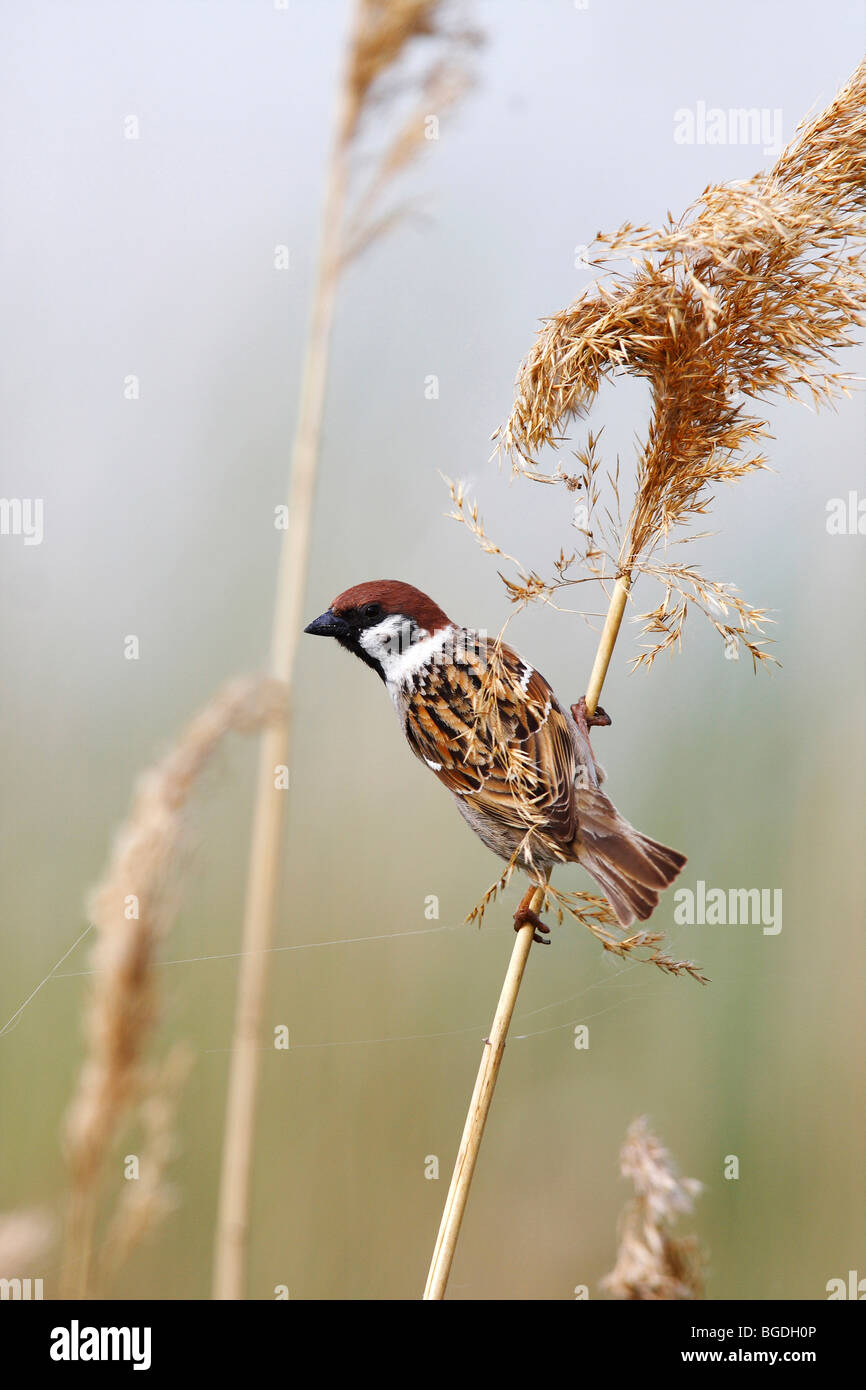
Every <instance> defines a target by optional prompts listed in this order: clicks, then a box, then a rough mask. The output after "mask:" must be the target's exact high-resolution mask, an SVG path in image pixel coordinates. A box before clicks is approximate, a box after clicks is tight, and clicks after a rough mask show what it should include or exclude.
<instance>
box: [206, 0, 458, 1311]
mask: <svg viewBox="0 0 866 1390" xmlns="http://www.w3.org/2000/svg"><path fill="white" fill-rule="evenodd" d="M447 8H448V7H447V6H445V5H444V4H442V3H440V0H354V3H353V6H352V12H351V21H350V29H349V35H348V44H347V49H346V58H345V63H344V72H343V76H342V79H341V82H340V87H339V92H338V98H337V112H336V119H335V129H334V137H333V142H332V147H331V153H330V157H329V161H328V167H327V172H326V177H325V197H324V205H323V210H322V220H321V242H320V250H319V259H318V267H317V271H316V278H315V283H314V287H313V301H312V309H311V318H310V328H309V336H308V339H307V347H306V354H305V361H304V370H303V376H302V380H301V390H300V400H299V411H298V422H297V427H296V433H295V440H294V446H293V449H292V461H291V471H290V479H289V507H288V511H289V524H288V529H287V530H286V531H285V532H284V536H283V544H282V550H281V554H280V564H279V572H278V577H277V589H276V599H275V604H274V614H273V624H272V635H271V655H270V669H271V671H272V673H273V675H274V676H275V677H277V678H278V679H279V680H280V681H283V682H285V683H286V684H287V685H288V687H289V702H288V705H287V709H286V715H285V718H284V719H283V720H282V721H281V722H280V723H279V724H277V725H274V726H273V727H271V728H270V729H268V730H267V732H266V733H265V735H264V737H263V739H262V745H261V751H260V757H259V770H258V783H257V790H256V800H255V812H254V817H253V827H252V835H251V841H250V853H249V867H248V875H247V894H246V907H245V912H244V922H243V929H242V956H241V966H240V976H239V980H238V993H237V1004H236V1012H235V1023H234V1032H233V1037H232V1047H231V1060H230V1067H229V1082H228V1095H227V1102H226V1119H225V1131H224V1139H223V1157H222V1172H221V1178H220V1191H219V1206H218V1214H217V1226H216V1241H215V1255H214V1280H213V1296H214V1298H217V1299H240V1298H243V1296H244V1292H245V1287H246V1258H247V1245H248V1237H249V1208H250V1188H251V1180H252V1163H253V1149H254V1136H255V1114H256V1097H257V1093H258V1085H259V1071H260V1061H261V1050H260V1049H261V1038H262V1017H263V1012H264V1005H265V998H266V990H267V971H268V955H267V952H268V948H269V946H270V944H271V941H272V939H273V934H274V920H275V914H276V904H277V895H278V886H279V877H280V861H281V850H282V832H283V824H284V816H285V809H284V808H285V792H284V791H283V790H278V789H277V786H276V783H275V774H276V769H278V768H279V767H282V766H287V765H288V762H289V757H290V748H291V714H292V700H293V685H294V676H295V659H296V654H297V648H298V640H299V637H300V633H301V630H302V628H303V604H304V596H305V586H306V578H307V569H308V564H309V554H310V535H311V530H312V519H313V502H314V496H315V488H316V478H317V473H318V466H319V453H320V440H321V432H322V421H323V418H324V407H325V391H326V386H327V381H328V367H329V357H330V342H331V330H332V327H333V323H334V316H335V310H336V304H337V296H338V291H339V286H340V281H341V277H342V272H343V270H344V268H345V267H346V265H347V264H348V263H349V261H350V260H352V259H353V258H354V257H355V256H356V255H358V254H359V253H360V252H361V251H363V250H364V249H365V248H366V247H367V246H369V245H370V244H371V242H373V241H374V240H376V239H377V237H379V236H381V235H382V234H383V233H384V232H385V231H387V230H388V229H389V228H390V227H391V226H393V225H394V223H395V221H396V220H397V219H398V217H399V216H401V215H402V211H403V210H401V209H399V208H397V209H390V210H386V211H385V212H383V213H380V212H379V206H380V203H381V199H382V195H383V192H384V191H385V190H386V188H387V186H388V184H389V182H390V181H391V180H392V179H393V177H394V176H395V175H396V174H397V173H399V172H400V171H401V170H402V169H403V168H404V167H405V166H406V165H407V164H408V163H409V162H410V161H411V159H412V158H413V157H414V156H415V154H416V153H417V152H418V150H419V149H420V148H421V145H422V142H423V129H424V121H425V119H426V118H427V117H429V116H430V115H431V114H435V113H436V112H441V110H443V109H444V108H445V107H447V106H448V105H450V104H451V103H452V102H453V101H454V100H455V99H456V98H457V97H458V96H459V95H460V94H461V92H462V90H463V87H464V85H465V74H464V72H463V70H462V68H461V66H460V62H459V56H460V54H461V52H462V50H463V49H464V48H465V47H466V46H467V45H468V44H469V43H471V42H474V41H475V36H474V35H473V34H471V33H470V32H469V31H467V30H465V29H459V28H454V27H449V24H448V22H447V21H446V19H445V15H444V12H445V11H446V9H447ZM414 40H422V41H423V42H424V43H425V45H431V44H432V45H433V49H434V53H433V57H432V59H431V61H430V63H429V64H428V65H427V66H426V67H425V68H424V69H423V70H422V72H421V73H420V75H419V76H416V77H415V78H414V80H413V83H412V87H411V89H410V91H411V97H412V100H411V101H410V103H409V110H408V113H407V112H406V111H403V112H401V115H400V118H399V119H398V120H397V122H396V125H395V126H394V128H393V129H392V130H391V132H390V134H389V136H388V138H386V140H385V142H384V145H383V146H382V148H381V150H380V153H379V157H378V160H377V163H376V166H375V170H374V173H373V175H372V177H371V178H370V180H369V182H368V185H367V187H366V189H364V190H363V191H361V192H360V193H359V194H358V195H356V197H355V198H354V199H352V198H351V196H350V183H351V177H352V172H353V169H352V163H353V155H354V152H355V149H356V145H357V142H358V135H359V130H360V128H361V124H362V120H363V118H364V116H365V115H366V113H367V108H368V107H369V106H372V105H374V104H377V105H379V106H381V101H380V98H381V91H380V83H381V79H382V78H383V77H385V76H388V77H389V78H392V77H393V75H394V71H395V69H397V68H398V67H399V65H400V63H401V60H402V59H403V58H404V56H405V54H406V51H407V49H408V48H409V47H410V45H412V43H413V41H414ZM396 90H398V91H399V85H398V86H397V88H396ZM404 95H405V94H404Z"/></svg>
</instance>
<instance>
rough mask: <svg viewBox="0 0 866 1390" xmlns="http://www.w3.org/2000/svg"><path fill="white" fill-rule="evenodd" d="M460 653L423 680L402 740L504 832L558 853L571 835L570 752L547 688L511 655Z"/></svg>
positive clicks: (507, 651)
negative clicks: (535, 837) (548, 842)
mask: <svg viewBox="0 0 866 1390" xmlns="http://www.w3.org/2000/svg"><path fill="white" fill-rule="evenodd" d="M488 657H489V659H485V658H484V656H482V655H480V654H479V653H478V652H476V651H471V652H467V653H461V654H460V656H459V658H458V660H457V661H454V662H450V661H449V662H443V663H441V664H439V665H435V666H433V667H432V669H431V670H430V671H429V672H428V673H427V674H426V676H425V677H424V678H423V679H421V680H419V681H418V683H417V688H416V690H415V691H414V693H413V694H412V695H411V697H410V699H409V701H408V705H407V709H406V724H405V728H406V737H407V738H408V740H409V743H410V745H411V747H412V749H413V751H414V752H415V753H416V754H417V756H418V757H419V758H422V759H423V760H424V762H426V763H427V765H428V767H430V768H431V769H432V770H433V771H434V772H435V773H436V776H437V777H438V778H439V780H440V782H442V783H444V785H445V786H446V787H447V788H448V790H449V791H451V792H453V793H455V794H456V795H457V796H462V797H467V798H468V797H471V798H472V801H473V805H474V806H475V808H476V809H477V810H478V811H481V812H483V813H484V814H485V815H487V816H489V817H490V818H491V819H492V820H494V821H498V822H499V823H500V824H501V825H502V826H503V827H507V828H509V829H511V830H518V831H520V832H525V831H526V830H527V829H529V828H530V826H532V825H533V824H535V825H538V826H539V827H543V830H544V833H545V834H546V835H548V836H549V837H550V838H551V839H553V840H555V841H557V842H559V843H560V844H562V845H563V846H565V845H568V844H570V843H571V841H572V840H573V839H574V836H575V834H576V831H577V807H576V798H575V791H574V776H575V754H574V747H573V744H572V740H571V733H570V731H569V728H568V724H567V722H566V717H565V715H564V714H563V712H562V709H561V708H560V706H559V704H558V702H557V700H556V697H555V695H554V693H553V691H552V689H551V688H550V686H549V685H548V683H547V681H546V680H545V679H544V677H543V676H542V675H540V674H539V672H538V671H536V670H534V669H533V668H532V667H530V666H529V664H528V663H527V662H524V661H523V659H522V658H521V657H519V656H518V655H517V653H516V652H514V651H512V649H511V648H510V647H507V646H505V645H504V644H502V646H501V647H499V648H497V647H495V645H494V644H493V643H490V644H489V646H488Z"/></svg>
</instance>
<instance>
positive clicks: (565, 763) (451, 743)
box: [304, 579, 686, 941]
mask: <svg viewBox="0 0 866 1390" xmlns="http://www.w3.org/2000/svg"><path fill="white" fill-rule="evenodd" d="M304 631H305V632H309V633H313V634H315V635H317V636H322V637H335V638H336V639H337V641H338V642H339V643H340V645H341V646H343V647H346V648H347V649H348V650H349V651H351V652H354V653H355V655H356V656H358V657H360V658H361V660H362V661H363V662H365V663H366V664H367V665H368V666H372V668H373V670H374V671H375V672H376V673H377V675H379V676H380V677H381V678H382V680H383V681H384V682H385V684H386V686H387V687H388V693H389V694H390V696H391V699H392V700H393V702H394V705H395V707H396V710H397V714H398V715H399V718H400V723H401V724H402V726H403V732H404V733H405V735H406V738H407V739H408V741H409V746H410V748H411V749H412V752H413V753H414V754H415V755H416V757H418V758H420V759H421V761H422V762H424V763H426V764H427V766H428V767H429V768H430V769H431V771H432V772H435V774H436V776H437V777H438V778H439V781H440V782H442V783H444V785H445V786H446V787H447V788H448V790H449V791H450V792H451V794H452V796H453V797H454V799H455V801H456V802H457V807H458V810H459V811H460V813H461V815H462V816H463V817H464V819H465V820H466V821H468V823H469V825H470V826H471V827H472V829H473V830H474V831H475V833H476V834H477V835H478V836H479V837H480V839H481V840H483V842H484V844H485V845H487V847H488V848H489V849H492V850H493V851H494V853H496V854H498V855H500V856H501V857H502V858H503V859H508V860H511V859H512V858H514V859H515V862H517V863H518V864H519V865H520V867H521V868H522V869H523V870H524V871H525V872H526V873H527V874H528V875H529V876H530V878H531V880H532V884H533V887H531V888H530V890H529V892H527V894H526V896H525V897H524V899H523V902H522V903H521V905H520V907H519V908H518V910H517V913H516V914H515V919H514V920H515V929H519V928H520V927H521V926H524V925H525V924H526V923H527V922H529V923H531V924H532V926H533V927H534V929H535V940H537V941H540V940H544V938H543V937H542V936H540V934H539V933H541V932H547V931H549V928H548V927H547V926H546V925H545V924H544V922H543V921H542V920H541V919H540V918H539V917H537V916H536V915H535V913H533V912H532V911H531V910H530V908H529V903H530V900H531V898H532V895H533V892H534V890H535V886H537V885H542V884H545V883H546V882H547V879H548V877H549V874H550V870H551V868H552V867H553V865H554V864H561V863H575V862H576V863H578V864H582V865H583V866H584V868H585V869H587V870H588V871H589V873H590V874H592V876H593V878H594V879H595V880H596V882H597V883H598V884H599V886H600V887H601V889H602V891H603V892H604V894H605V895H606V897H607V899H608V901H609V902H610V904H611V907H612V908H613V910H614V912H615V913H616V916H617V918H618V920H619V922H620V923H621V924H622V926H624V927H627V926H629V925H630V924H631V923H632V922H633V921H634V919H635V918H636V917H637V918H639V919H640V920H641V921H645V920H646V918H648V917H649V916H650V915H651V913H652V912H653V910H654V908H655V907H656V905H657V903H658V900H659V893H660V891H661V890H662V889H664V888H667V887H668V885H669V884H670V883H672V882H673V881H674V879H675V878H676V877H677V874H678V873H679V872H680V870H681V869H682V867H683V865H684V864H685V862H686V860H685V856H684V855H682V854H678V853H677V852H676V850H672V849H666V848H665V846H664V845H660V844H658V843H657V841H655V840H650V839H648V838H647V836H646V835H641V834H640V832H639V831H637V830H635V829H634V827H633V826H631V825H629V823H628V821H627V820H624V819H623V817H622V816H621V815H620V814H619V812H618V811H617V809H616V807H615V806H614V805H613V802H612V801H610V800H609V798H608V797H607V796H606V795H605V794H604V792H603V791H601V789H600V784H601V782H602V780H603V778H604V773H603V771H602V769H601V768H600V767H599V765H598V763H597V762H596V761H595V757H594V756H593V752H592V748H591V746H590V741H589V728H590V726H591V725H593V724H609V723H610V719H609V718H608V716H607V715H606V714H605V713H604V711H603V710H601V709H599V710H597V711H596V713H595V714H594V715H592V716H588V715H587V712H586V706H585V703H584V700H583V699H582V698H581V699H580V700H579V701H578V702H577V704H575V705H572V706H571V710H570V711H567V710H566V709H565V708H564V707H563V706H562V705H561V704H560V703H559V701H558V700H557V698H556V696H555V695H554V693H553V691H552V690H551V688H550V686H549V685H548V683H547V681H546V680H545V679H544V677H543V676H542V675H541V674H540V672H538V671H536V670H535V668H534V667H533V666H530V664H529V662H528V661H524V660H523V658H522V657H520V656H518V655H517V653H516V652H515V651H513V650H512V649H511V648H510V647H508V646H506V645H505V644H504V643H500V642H494V641H489V640H488V639H487V637H486V635H485V634H484V633H483V632H480V631H475V630H473V629H471V628H462V627H458V626H457V624H456V623H453V622H452V621H451V619H450V618H449V617H447V615H446V614H445V613H443V611H442V609H441V608H439V607H438V606H437V605H436V604H435V603H434V602H433V600H432V599H430V598H428V597H427V595H426V594H422V593H421V591H420V590H419V589H415V588H413V587H412V585H411V584H402V583H400V582H399V581H397V580H393V579H378V580H373V581H372V582H371V583H368V584H357V585H355V587H354V588H351V589H347V590H346V592H345V593H343V594H340V595H339V596H338V597H337V598H335V599H334V602H333V603H332V604H331V606H330V608H329V609H328V610H327V611H326V612H325V613H322V614H321V616H320V617H318V618H316V619H315V621H314V622H312V623H310V624H309V626H308V627H306V628H305V629H304Z"/></svg>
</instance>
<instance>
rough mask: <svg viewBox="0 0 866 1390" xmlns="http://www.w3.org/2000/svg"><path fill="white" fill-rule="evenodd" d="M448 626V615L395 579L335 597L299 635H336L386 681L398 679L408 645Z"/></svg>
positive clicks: (379, 581)
mask: <svg viewBox="0 0 866 1390" xmlns="http://www.w3.org/2000/svg"><path fill="white" fill-rule="evenodd" d="M451 627H453V623H452V622H451V619H450V618H449V617H448V616H447V614H445V613H443V611H442V609H441V608H440V607H439V606H438V605H437V604H435V603H434V602H433V600H432V599H431V598H428V597H427V595H426V594H422V592H421V590H420V589H415V588H413V586H412V585H411V584H402V583H401V582H400V581H399V580H398V579H373V580H371V581H369V583H367V584H356V585H355V586H354V587H353V588H351V589H346V591H345V593H342V594H338V595H337V597H336V598H335V599H334V601H333V603H332V604H331V606H330V608H328V609H326V611H325V612H324V613H322V614H320V616H319V617H318V618H315V619H314V620H313V622H311V623H308V625H307V626H306V627H305V628H304V631H305V632H309V633H312V634H313V636H315V637H335V638H336V639H337V641H338V642H339V643H340V646H341V647H345V648H346V649H347V651H350V652H354V654H355V656H357V657H360V659H361V660H362V661H363V662H365V663H366V664H367V665H368V666H372V668H373V670H374V671H375V672H376V673H377V675H379V676H381V678H382V680H384V681H388V680H394V679H397V678H398V674H399V670H400V666H401V662H402V660H403V659H404V658H405V655H406V653H407V652H408V650H409V648H410V647H411V646H414V645H416V644H417V643H418V642H422V641H424V639H425V638H428V637H433V636H434V635H435V634H436V633H437V632H441V631H443V630H445V629H448V628H451Z"/></svg>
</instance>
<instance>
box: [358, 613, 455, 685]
mask: <svg viewBox="0 0 866 1390" xmlns="http://www.w3.org/2000/svg"><path fill="white" fill-rule="evenodd" d="M413 628H414V632H413ZM453 632H454V630H453V628H450V627H446V628H443V629H442V630H441V631H440V632H436V633H434V635H433V636H432V637H431V636H430V635H429V634H428V633H427V632H425V631H424V629H423V628H418V627H414V624H413V623H412V622H410V620H409V619H408V618H402V617H400V616H399V615H393V614H392V615H391V616H389V617H387V618H383V619H382V621H381V622H380V623H377V624H376V626H375V627H369V628H367V629H366V631H365V632H362V633H361V634H360V636H359V638H358V640H359V642H360V644H361V646H362V647H363V648H364V651H365V652H367V653H368V654H369V655H370V656H371V657H372V658H373V659H374V661H378V663H379V665H380V666H381V668H382V674H383V675H384V677H385V680H386V681H387V683H388V686H389V688H390V689H391V690H392V693H393V692H396V690H398V689H399V688H400V687H401V686H404V685H406V684H407V683H408V682H409V681H411V680H412V679H413V678H414V677H415V676H416V675H417V674H418V672H419V671H420V670H422V669H423V668H424V667H425V666H428V665H429V664H430V663H431V662H435V661H436V660H438V659H440V658H441V657H442V653H443V649H444V648H445V646H446V644H447V643H448V642H449V641H450V640H451V639H452V638H453ZM413 636H414V639H415V640H414V641H413V640H412V638H413Z"/></svg>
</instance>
